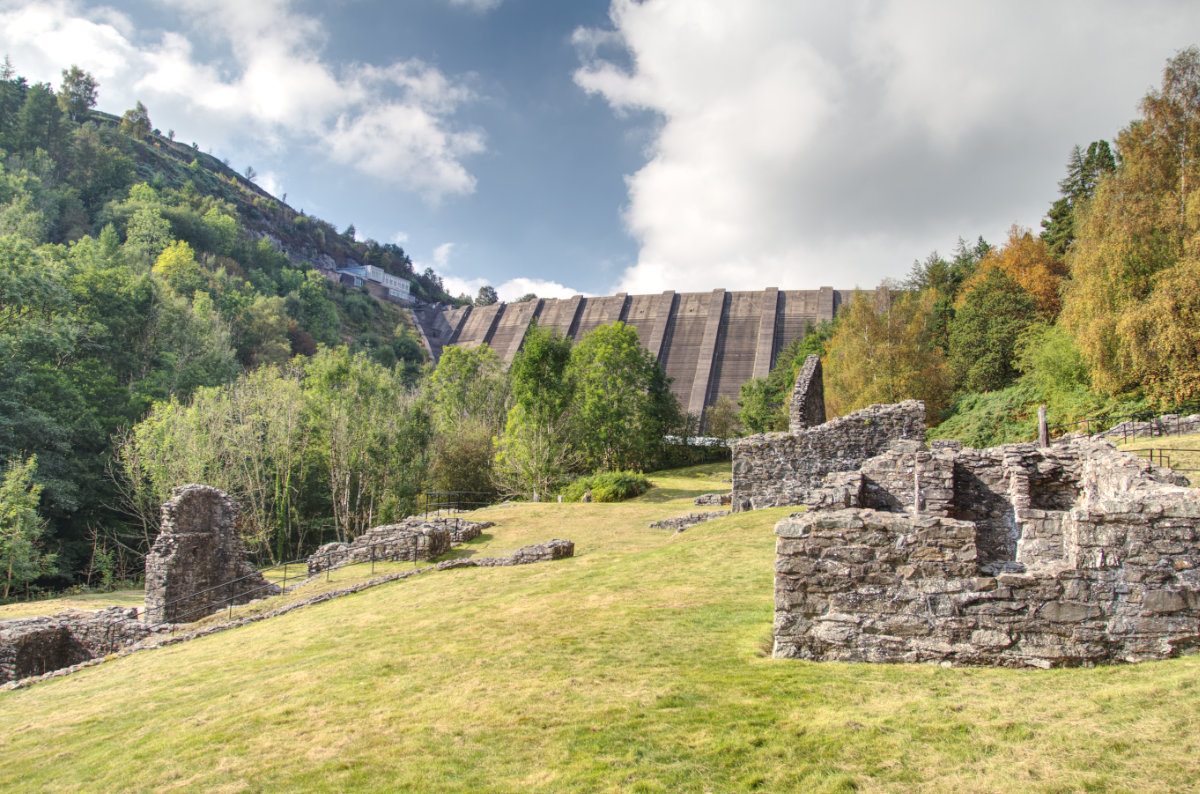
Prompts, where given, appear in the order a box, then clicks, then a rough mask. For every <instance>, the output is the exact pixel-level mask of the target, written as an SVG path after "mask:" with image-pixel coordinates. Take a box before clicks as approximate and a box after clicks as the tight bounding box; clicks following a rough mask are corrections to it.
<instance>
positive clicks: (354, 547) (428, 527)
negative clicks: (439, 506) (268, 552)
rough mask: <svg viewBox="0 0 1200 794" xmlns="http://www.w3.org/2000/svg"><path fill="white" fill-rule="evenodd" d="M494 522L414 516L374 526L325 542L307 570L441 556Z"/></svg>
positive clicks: (316, 571) (315, 553)
mask: <svg viewBox="0 0 1200 794" xmlns="http://www.w3.org/2000/svg"><path fill="white" fill-rule="evenodd" d="M491 526H494V524H493V523H492V522H491V521H467V520H465V519H462V518H458V517H454V516H451V517H448V518H447V517H433V518H421V517H419V516H415V517H413V518H408V519H405V520H404V521H401V522H400V523H398V524H386V525H384V526H378V527H373V528H371V529H369V530H367V531H366V532H364V533H363V534H362V535H359V536H358V537H357V538H355V539H354V542H353V543H349V544H346V543H326V544H325V545H324V546H321V547H320V548H319V549H317V550H316V551H315V552H313V553H312V555H311V556H310V557H309V558H308V574H309V576H313V575H315V574H318V573H321V572H322V571H325V570H329V569H332V568H340V567H342V566H343V565H352V564H354V563H360V562H372V561H381V560H393V561H403V562H422V561H428V560H432V559H435V558H437V557H440V556H442V555H443V554H445V553H446V552H447V551H449V550H450V547H451V545H453V544H457V543H466V542H467V541H469V540H474V539H475V538H477V537H479V535H480V534H481V533H482V532H483V530H485V529H487V528H488V527H491Z"/></svg>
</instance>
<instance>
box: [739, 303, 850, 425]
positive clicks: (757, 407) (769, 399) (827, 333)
mask: <svg viewBox="0 0 1200 794" xmlns="http://www.w3.org/2000/svg"><path fill="white" fill-rule="evenodd" d="M833 329H834V323H833V322H830V321H829V320H822V321H821V322H820V323H817V324H815V325H814V324H813V323H811V322H810V323H808V324H807V325H806V326H805V331H804V336H803V337H796V338H793V339H792V340H791V341H790V342H788V343H787V345H785V346H784V348H783V350H781V351H779V357H778V359H777V360H776V362H775V366H774V367H772V369H771V372H770V373H769V374H768V375H767V377H765V378H751V379H750V380H748V381H746V382H745V383H743V384H742V388H741V391H740V393H739V395H738V405H739V406H741V411H740V412H739V414H738V417H737V418H738V422H739V424H741V425H742V426H743V427H744V428H745V429H746V430H748V431H749V432H751V433H767V432H771V431H779V430H787V429H788V407H789V405H790V404H791V396H792V388H793V387H794V386H795V384H796V376H797V375H799V374H800V369H801V368H802V367H803V366H804V361H805V359H807V358H808V357H809V356H810V355H817V356H824V355H825V347H826V345H827V344H828V342H829V340H830V339H832V338H833Z"/></svg>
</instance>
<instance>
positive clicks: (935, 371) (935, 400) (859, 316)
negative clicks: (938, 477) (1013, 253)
mask: <svg viewBox="0 0 1200 794" xmlns="http://www.w3.org/2000/svg"><path fill="white" fill-rule="evenodd" d="M935 301H936V295H935V293H934V292H933V291H929V292H917V293H913V292H903V293H894V292H892V291H891V290H889V289H887V288H886V287H881V288H879V289H878V290H876V291H875V292H874V293H865V292H862V293H858V294H857V295H856V296H855V297H854V299H853V300H852V301H851V302H850V304H849V305H848V306H847V305H843V307H842V310H841V314H840V316H839V318H838V322H837V329H836V330H835V331H834V334H833V339H831V340H830V341H829V346H828V350H829V352H828V355H827V356H826V358H825V400H826V409H827V411H828V413H829V415H830V416H842V415H844V414H848V413H850V412H851V411H855V410H857V409H859V408H864V407H866V406H868V405H871V404H872V403H894V402H899V401H901V400H907V399H918V400H924V401H925V408H926V413H927V416H928V417H929V418H930V420H931V421H932V420H934V419H935V418H936V417H937V416H938V415H939V414H940V413H941V411H942V409H943V408H944V407H945V405H946V402H947V400H946V397H947V389H946V386H945V383H946V358H945V354H944V353H943V352H942V351H941V349H940V348H938V347H937V346H936V345H935V344H933V333H932V331H933V328H932V318H933V308H934V302H935Z"/></svg>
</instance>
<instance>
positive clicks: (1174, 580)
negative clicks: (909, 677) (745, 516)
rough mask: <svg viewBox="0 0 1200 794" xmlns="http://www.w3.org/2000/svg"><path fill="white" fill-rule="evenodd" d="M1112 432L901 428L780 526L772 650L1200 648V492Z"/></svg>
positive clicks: (1022, 652)
mask: <svg viewBox="0 0 1200 794" xmlns="http://www.w3.org/2000/svg"><path fill="white" fill-rule="evenodd" d="M1186 483H1187V481H1186V479H1185V478H1183V477H1182V476H1180V475H1178V474H1175V473H1173V472H1171V471H1169V470H1167V469H1161V468H1158V467H1155V466H1152V465H1151V464H1150V463H1149V462H1148V461H1145V460H1142V459H1140V458H1138V457H1136V456H1134V455H1130V454H1128V453H1123V452H1118V451H1117V450H1116V449H1115V448H1113V447H1112V445H1111V444H1109V443H1108V442H1106V441H1101V440H1093V439H1086V438H1084V439H1072V440H1070V441H1067V442H1065V443H1060V444H1056V445H1054V446H1051V447H1049V448H1044V449H1042V448H1038V447H1037V446H1036V445H1034V444H1007V445H1004V446H1001V447H994V448H991V449H985V450H975V449H963V448H962V447H961V446H960V445H959V444H958V443H957V442H934V444H933V446H932V449H930V448H927V447H926V446H925V445H924V444H920V443H913V442H899V443H896V444H894V445H893V446H892V447H891V448H890V449H889V450H888V451H887V452H886V453H885V454H883V455H880V456H878V457H875V458H872V459H870V460H868V461H866V462H865V463H864V464H863V465H862V466H861V467H860V468H859V469H858V470H857V471H854V472H843V473H836V474H832V475H830V476H828V477H827V478H825V481H824V482H823V483H822V485H821V487H819V488H816V489H814V490H813V491H812V492H810V494H809V498H808V499H807V505H808V507H809V512H807V513H803V514H795V515H793V516H791V517H790V518H786V519H784V520H783V521H780V522H779V523H778V525H777V526H776V528H775V534H776V536H777V540H776V563H775V570H776V575H775V655H776V656H779V657H788V658H799V659H814V660H822V661H869V662H941V663H948V664H969V665H997V666H1006V667H1019V666H1026V665H1032V666H1036V667H1046V668H1048V667H1057V666H1076V665H1091V664H1095V663H1098V662H1114V661H1127V662H1136V661H1143V660H1148V659H1162V658H1166V657H1171V656H1175V655H1178V654H1180V653H1186V652H1192V651H1195V650H1197V648H1198V647H1200V543H1198V542H1197V541H1198V535H1197V530H1198V528H1200V493H1198V492H1197V491H1196V490H1195V489H1192V488H1188V487H1185V486H1186Z"/></svg>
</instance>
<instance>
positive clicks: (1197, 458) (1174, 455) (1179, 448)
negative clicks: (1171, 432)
mask: <svg viewBox="0 0 1200 794" xmlns="http://www.w3.org/2000/svg"><path fill="white" fill-rule="evenodd" d="M1117 446H1118V448H1119V449H1123V450H1125V451H1127V452H1135V453H1137V454H1138V455H1140V456H1141V457H1143V458H1149V457H1150V453H1149V451H1150V450H1154V462H1155V463H1158V461H1159V460H1160V459H1162V458H1163V457H1165V458H1166V465H1168V466H1169V467H1170V468H1173V469H1175V470H1176V471H1178V472H1179V473H1180V474H1183V475H1186V476H1187V478H1188V480H1189V481H1191V483H1192V485H1193V486H1197V485H1200V433H1192V434H1191V435H1183V436H1159V437H1157V438H1139V439H1137V440H1136V441H1130V442H1128V443H1126V444H1118V445H1117Z"/></svg>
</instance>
